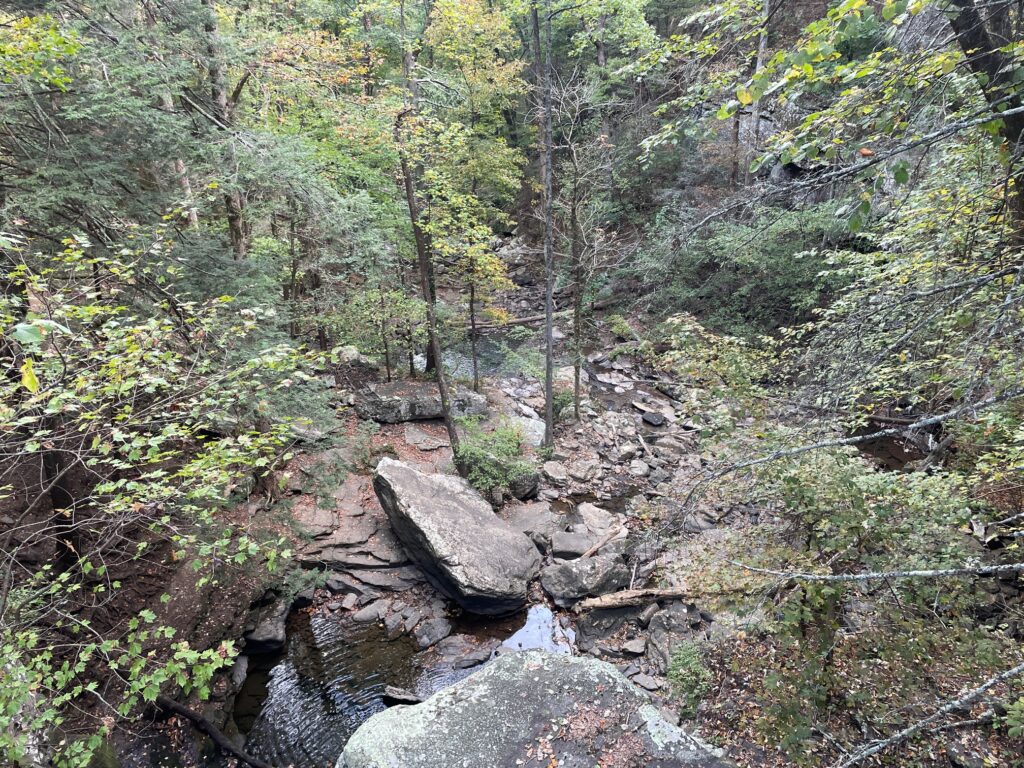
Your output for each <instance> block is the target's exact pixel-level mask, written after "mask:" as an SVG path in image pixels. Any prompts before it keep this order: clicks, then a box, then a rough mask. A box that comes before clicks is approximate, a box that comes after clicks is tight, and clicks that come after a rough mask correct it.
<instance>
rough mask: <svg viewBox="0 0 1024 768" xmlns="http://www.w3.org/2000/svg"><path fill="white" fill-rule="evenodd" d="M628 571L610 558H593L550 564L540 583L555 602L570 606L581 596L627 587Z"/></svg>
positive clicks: (600, 556) (601, 556)
mask: <svg viewBox="0 0 1024 768" xmlns="http://www.w3.org/2000/svg"><path fill="white" fill-rule="evenodd" d="M629 575H630V574H629V569H628V568H627V567H626V566H625V565H624V564H623V563H622V561H621V560H619V558H618V557H614V556H612V555H594V556H593V557H588V558H585V559H580V560H570V561H568V562H565V563H556V564H555V565H549V566H548V567H547V568H545V569H544V570H543V571H541V574H540V583H541V585H543V587H544V589H545V590H546V591H547V593H548V594H549V595H551V597H553V598H554V600H555V603H557V604H558V605H560V606H562V607H563V608H564V607H567V606H570V605H572V604H573V603H575V602H576V601H577V600H581V599H582V598H584V597H597V596H598V595H603V594H606V593H607V592H614V591H615V590H617V589H621V588H622V587H625V586H626V585H627V584H629Z"/></svg>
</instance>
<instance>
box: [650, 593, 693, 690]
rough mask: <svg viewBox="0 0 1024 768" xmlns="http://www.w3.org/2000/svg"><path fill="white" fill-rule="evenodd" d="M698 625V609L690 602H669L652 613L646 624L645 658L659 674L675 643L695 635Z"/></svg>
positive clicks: (663, 671) (667, 661) (668, 660)
mask: <svg viewBox="0 0 1024 768" xmlns="http://www.w3.org/2000/svg"><path fill="white" fill-rule="evenodd" d="M700 625H701V615H700V611H698V610H697V608H696V606H694V605H692V604H686V603H671V604H670V605H669V606H667V607H666V608H665V610H663V611H658V612H657V613H656V614H654V617H653V618H652V619H651V623H650V625H649V626H648V635H647V658H648V659H649V660H650V662H651V664H652V665H653V666H654V669H655V670H656V671H657V672H658V673H659V674H665V671H666V670H667V669H668V665H669V662H670V661H671V659H672V651H673V649H674V648H675V647H676V645H677V644H678V643H679V642H681V641H682V640H690V639H693V638H694V637H696V636H697V631H696V630H697V629H698V628H699V627H700Z"/></svg>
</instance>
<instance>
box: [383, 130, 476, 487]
mask: <svg viewBox="0 0 1024 768" xmlns="http://www.w3.org/2000/svg"><path fill="white" fill-rule="evenodd" d="M407 113H408V110H403V111H402V112H399V114H398V117H397V118H395V145H396V146H397V147H398V158H399V167H400V170H401V173H402V186H403V187H404V189H405V202H406V205H407V206H408V208H409V220H410V222H411V223H412V233H413V238H414V239H415V241H416V263H417V265H418V266H419V274H420V289H421V290H422V291H423V295H424V297H426V298H425V300H426V310H427V333H428V334H429V336H430V349H431V350H432V352H433V354H434V360H436V361H437V366H436V369H435V375H436V377H437V391H438V394H439V395H440V396H441V415H442V418H443V419H444V426H445V429H446V430H447V432H448V440H449V441H450V442H451V445H452V453H453V454H454V455H455V466H456V467H457V468H458V470H459V472H460V474H465V468H464V466H463V463H462V462H461V460H460V459H459V434H458V431H457V430H456V429H455V422H454V421H453V420H452V412H451V397H450V395H449V391H448V381H447V378H446V377H445V373H444V366H442V365H441V360H443V359H444V358H443V357H442V354H441V339H440V337H439V335H438V332H437V313H436V311H435V306H434V297H433V295H432V293H431V290H430V275H431V268H430V251H429V249H428V245H427V235H426V233H425V232H424V231H423V228H422V227H421V226H420V212H419V205H418V203H417V202H416V187H415V184H414V183H413V178H412V169H411V168H410V165H409V158H408V155H407V154H406V151H405V146H404V143H403V141H402V118H403V117H405V115H406V114H407Z"/></svg>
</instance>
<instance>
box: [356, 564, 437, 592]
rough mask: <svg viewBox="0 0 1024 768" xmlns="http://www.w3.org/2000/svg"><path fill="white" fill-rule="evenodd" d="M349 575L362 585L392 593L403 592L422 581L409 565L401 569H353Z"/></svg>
mask: <svg viewBox="0 0 1024 768" xmlns="http://www.w3.org/2000/svg"><path fill="white" fill-rule="evenodd" d="M349 574H350V575H351V576H352V577H353V578H354V579H356V580H358V581H360V582H362V583H363V584H368V585H370V586H371V587H380V588H381V589H387V590H390V591H392V592H404V591H405V590H407V589H408V588H409V587H411V586H413V585H415V584H419V583H421V582H422V581H423V575H422V574H421V573H420V572H419V571H418V570H417V569H416V568H414V567H412V566H411V565H407V566H402V567H401V568H378V569H370V568H354V569H352V570H351V571H350V572H349Z"/></svg>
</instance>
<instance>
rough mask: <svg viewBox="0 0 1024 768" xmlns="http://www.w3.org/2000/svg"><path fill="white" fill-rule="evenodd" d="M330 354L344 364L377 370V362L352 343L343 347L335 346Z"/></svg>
mask: <svg viewBox="0 0 1024 768" xmlns="http://www.w3.org/2000/svg"><path fill="white" fill-rule="evenodd" d="M331 355H332V356H333V357H335V359H336V360H337V361H338V362H339V363H343V364H345V365H358V366H362V367H363V368H369V369H371V370H374V371H375V370H377V364H376V363H374V362H373V361H372V360H370V358H368V357H367V356H366V355H364V354H363V353H362V352H360V351H359V350H358V349H357V348H356V347H355V346H354V345H352V344H348V345H346V346H344V347H336V348H335V349H334V350H333V351H332V352H331Z"/></svg>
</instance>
